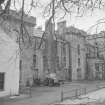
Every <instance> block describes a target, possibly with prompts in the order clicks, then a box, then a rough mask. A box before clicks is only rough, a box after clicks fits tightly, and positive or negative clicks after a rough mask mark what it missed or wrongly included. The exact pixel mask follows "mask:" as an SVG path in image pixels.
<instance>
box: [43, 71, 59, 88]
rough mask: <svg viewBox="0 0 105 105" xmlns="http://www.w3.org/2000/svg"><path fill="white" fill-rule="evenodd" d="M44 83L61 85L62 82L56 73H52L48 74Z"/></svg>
mask: <svg viewBox="0 0 105 105" xmlns="http://www.w3.org/2000/svg"><path fill="white" fill-rule="evenodd" d="M44 85H46V86H59V85H60V82H59V80H58V79H57V76H56V73H50V74H49V75H47V76H46V78H45V80H44Z"/></svg>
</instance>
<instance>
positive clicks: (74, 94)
mask: <svg viewBox="0 0 105 105" xmlns="http://www.w3.org/2000/svg"><path fill="white" fill-rule="evenodd" d="M61 88H62V89H61V101H63V100H65V99H72V98H78V97H79V96H80V95H85V94H87V93H90V92H93V91H96V90H98V89H101V88H105V84H101V85H96V86H95V88H93V89H90V90H88V88H86V87H84V88H76V89H73V90H70V91H64V90H63V87H61Z"/></svg>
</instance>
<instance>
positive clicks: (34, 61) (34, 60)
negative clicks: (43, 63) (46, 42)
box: [33, 55, 36, 67]
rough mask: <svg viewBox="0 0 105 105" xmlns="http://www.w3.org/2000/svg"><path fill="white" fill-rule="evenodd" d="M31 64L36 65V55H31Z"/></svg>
mask: <svg viewBox="0 0 105 105" xmlns="http://www.w3.org/2000/svg"><path fill="white" fill-rule="evenodd" d="M33 66H34V67H35V66H36V55H33Z"/></svg>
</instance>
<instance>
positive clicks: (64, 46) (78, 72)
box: [35, 21, 86, 80]
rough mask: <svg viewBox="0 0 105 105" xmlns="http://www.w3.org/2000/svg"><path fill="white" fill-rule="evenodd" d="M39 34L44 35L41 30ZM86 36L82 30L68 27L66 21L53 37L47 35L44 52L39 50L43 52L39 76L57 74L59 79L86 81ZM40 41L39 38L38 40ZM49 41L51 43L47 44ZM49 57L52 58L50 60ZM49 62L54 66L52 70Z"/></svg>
mask: <svg viewBox="0 0 105 105" xmlns="http://www.w3.org/2000/svg"><path fill="white" fill-rule="evenodd" d="M52 25H53V24H52ZM39 34H42V33H41V30H40V32H39ZM36 35H37V34H36ZM36 35H35V36H36ZM47 35H49V36H47ZM37 36H38V35H37ZM39 36H40V35H39ZM85 36H86V33H85V32H84V31H82V30H79V29H76V28H74V27H66V22H65V21H63V22H60V23H58V29H57V30H56V31H55V33H54V34H53V35H52V36H50V33H49V34H48V33H46V34H45V37H44V41H43V42H44V43H43V44H44V45H43V46H44V47H43V50H41V49H40V50H37V51H40V52H41V53H40V56H42V57H41V59H42V60H41V62H42V63H41V65H40V66H41V67H42V68H41V70H39V71H40V72H39V75H40V73H41V71H42V73H41V74H44V75H43V77H44V76H45V74H46V72H47V73H48V72H49V73H51V72H55V73H56V74H57V76H58V78H62V79H64V80H83V79H85V66H86V51H85ZM47 38H50V39H47ZM39 39H40V38H38V37H37V40H39ZM48 40H50V41H49V42H47V41H48ZM51 41H52V42H51ZM46 42H47V43H46ZM48 43H49V44H48ZM41 54H42V55H41ZM48 55H51V56H50V57H49V58H48ZM49 61H50V63H51V64H52V66H53V67H51V68H49ZM39 64H40V63H39Z"/></svg>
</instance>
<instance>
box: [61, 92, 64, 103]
mask: <svg viewBox="0 0 105 105" xmlns="http://www.w3.org/2000/svg"><path fill="white" fill-rule="evenodd" d="M63 95H64V94H63V90H61V101H63Z"/></svg>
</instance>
